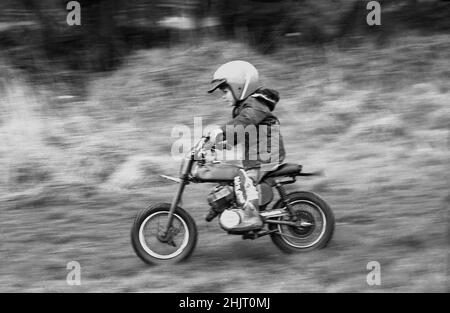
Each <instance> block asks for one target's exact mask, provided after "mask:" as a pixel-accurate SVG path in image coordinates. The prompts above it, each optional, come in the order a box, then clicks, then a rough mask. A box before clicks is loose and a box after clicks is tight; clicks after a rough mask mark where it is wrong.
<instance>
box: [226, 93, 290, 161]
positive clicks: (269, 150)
mask: <svg viewBox="0 0 450 313" xmlns="http://www.w3.org/2000/svg"><path fill="white" fill-rule="evenodd" d="M278 101H279V96H278V92H277V91H275V90H271V89H259V90H257V91H256V92H255V93H253V94H252V95H251V96H250V97H248V98H247V99H246V100H244V101H242V102H240V103H238V104H237V105H236V106H235V107H234V109H233V114H232V115H233V119H232V120H230V121H228V122H227V123H226V124H225V125H223V126H222V127H221V129H222V131H223V133H224V138H223V139H226V140H227V142H228V143H230V144H233V145H236V144H238V143H243V142H244V143H245V145H244V147H245V149H244V153H245V155H244V158H243V160H242V163H243V166H244V168H245V169H250V168H261V169H264V167H265V166H266V168H273V167H274V166H275V165H278V164H279V163H282V162H283V160H284V158H285V150H284V145H283V138H282V136H281V133H280V122H279V120H278V119H277V118H276V116H275V115H273V114H272V111H273V110H274V109H275V105H276V104H277V103H278ZM236 126H237V127H236ZM248 126H250V127H248ZM242 130H244V131H242ZM230 131H231V132H232V133H230ZM233 135H234V140H230V139H232V138H233V137H232V136H233Z"/></svg>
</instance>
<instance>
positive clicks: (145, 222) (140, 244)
mask: <svg viewBox="0 0 450 313" xmlns="http://www.w3.org/2000/svg"><path fill="white" fill-rule="evenodd" d="M169 210H170V204H168V203H159V204H155V205H151V206H149V207H148V208H146V209H143V210H142V211H140V212H139V213H138V215H137V216H136V219H135V221H134V224H133V227H132V228H131V243H132V245H133V249H134V251H135V252H136V254H137V256H138V257H139V258H141V259H142V260H143V261H144V262H146V263H148V264H163V263H176V262H180V261H182V260H184V259H186V258H188V257H189V256H190V255H191V253H192V251H193V250H194V248H195V245H196V244H197V227H196V225H195V222H194V220H193V219H192V217H191V216H190V215H189V214H188V213H187V212H186V211H185V210H183V209H182V208H180V207H177V208H176V210H175V212H174V215H173V221H172V226H171V227H170V229H169V236H168V237H163V236H162V231H163V230H164V229H165V227H166V224H167V221H168V216H169Z"/></svg>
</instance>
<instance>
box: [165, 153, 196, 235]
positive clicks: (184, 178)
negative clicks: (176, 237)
mask: <svg viewBox="0 0 450 313" xmlns="http://www.w3.org/2000/svg"><path fill="white" fill-rule="evenodd" d="M193 163H194V158H193V157H191V158H190V159H189V161H188V164H187V166H186V168H185V169H184V171H183V173H182V175H181V177H180V185H179V186H178V189H177V192H176V194H175V196H174V197H173V200H172V204H171V205H170V209H169V216H168V219H167V224H166V227H165V228H164V229H163V230H162V231H161V233H160V234H159V237H160V238H161V240H162V241H164V242H170V241H171V239H172V238H171V237H172V235H171V233H172V232H171V231H170V229H171V227H172V221H173V214H174V213H175V210H176V209H177V206H178V203H179V202H180V199H181V196H182V195H183V192H184V187H186V185H187V184H189V173H190V172H191V169H192V164H193Z"/></svg>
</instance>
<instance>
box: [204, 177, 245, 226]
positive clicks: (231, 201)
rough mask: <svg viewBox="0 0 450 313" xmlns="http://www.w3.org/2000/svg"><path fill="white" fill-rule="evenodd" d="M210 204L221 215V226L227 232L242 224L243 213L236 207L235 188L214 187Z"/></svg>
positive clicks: (210, 195)
mask: <svg viewBox="0 0 450 313" xmlns="http://www.w3.org/2000/svg"><path fill="white" fill-rule="evenodd" d="M208 203H209V205H210V206H211V207H212V208H213V210H214V211H216V213H217V214H220V218H219V224H220V226H221V227H222V228H223V229H225V230H226V231H230V230H232V229H233V227H235V226H237V225H238V224H240V223H241V221H242V219H243V216H242V214H243V211H242V209H238V208H237V207H236V206H235V195H234V190H233V187H231V186H229V185H219V186H216V187H214V189H213V190H211V192H210V193H209V196H208Z"/></svg>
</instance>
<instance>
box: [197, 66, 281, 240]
mask: <svg viewBox="0 0 450 313" xmlns="http://www.w3.org/2000/svg"><path fill="white" fill-rule="evenodd" d="M211 83H212V84H213V86H212V88H211V89H210V90H209V91H208V92H209V93H211V92H213V91H214V90H216V89H220V90H221V91H222V92H223V97H222V99H223V100H224V101H225V102H226V103H227V104H228V105H230V106H232V107H233V112H232V116H233V119H232V120H230V121H229V122H227V123H226V124H225V125H223V126H222V127H220V128H219V129H217V130H215V131H213V132H211V133H210V134H209V136H210V140H211V141H212V142H215V143H216V144H218V145H220V143H221V142H223V141H225V140H226V141H227V143H228V144H230V143H232V144H233V145H236V144H238V143H241V144H244V158H243V161H242V165H243V169H242V170H240V171H239V175H238V176H237V177H235V179H234V190H235V194H236V199H237V202H238V204H239V205H240V206H241V208H242V209H243V210H244V214H243V216H244V218H243V221H242V222H241V223H240V224H239V225H238V226H237V227H235V230H240V231H250V230H257V229H260V228H261V227H262V225H263V223H262V220H261V218H260V217H259V198H258V191H257V189H256V187H255V185H257V184H258V182H259V179H261V178H262V177H263V176H264V174H265V173H266V172H269V171H273V170H275V169H276V168H277V167H278V166H279V165H280V164H281V163H282V162H283V160H284V157H285V151H284V146H283V140H282V137H281V134H280V133H279V125H280V122H279V121H278V119H277V118H276V117H275V116H274V115H273V114H272V111H273V110H274V108H275V105H276V104H277V102H278V100H279V96H278V92H277V91H275V90H271V89H265V88H262V87H261V86H260V83H259V74H258V71H257V70H256V68H255V67H254V66H253V65H252V64H250V63H248V62H245V61H231V62H228V63H226V64H224V65H222V66H220V67H219V68H218V69H217V71H216V72H215V73H214V75H213V80H212V82H211ZM238 129H241V130H242V129H245V131H244V132H242V131H241V132H239V131H237V130H238ZM233 139H234V140H233ZM218 214H220V212H216V211H215V210H214V209H211V210H210V212H209V213H208V215H207V216H206V220H207V221H211V220H212V219H213V218H214V217H216V216H217V215H218Z"/></svg>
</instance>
